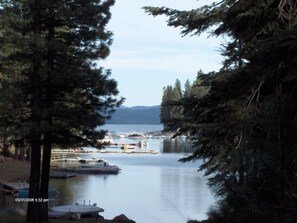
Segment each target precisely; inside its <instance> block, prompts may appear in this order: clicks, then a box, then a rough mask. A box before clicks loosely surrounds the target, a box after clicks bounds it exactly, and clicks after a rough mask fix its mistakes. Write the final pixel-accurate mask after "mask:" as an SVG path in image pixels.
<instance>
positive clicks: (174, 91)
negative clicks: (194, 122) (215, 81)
mask: <svg viewBox="0 0 297 223" xmlns="http://www.w3.org/2000/svg"><path fill="white" fill-rule="evenodd" d="M211 74H212V72H210V73H209V74H207V75H206V74H204V73H203V71H202V70H199V71H198V72H197V77H196V79H195V80H194V81H193V83H191V81H190V80H186V82H185V84H184V86H183V87H182V86H181V82H180V80H179V79H176V81H175V83H174V85H167V86H166V87H164V88H163V96H162V102H161V109H160V119H161V122H162V123H163V124H164V129H165V130H167V131H175V130H176V129H178V128H179V127H180V126H181V125H183V123H184V122H185V121H186V120H185V119H186V117H187V116H188V115H189V114H188V111H187V110H189V109H190V108H189V109H188V108H187V104H188V103H187V102H188V101H189V100H190V99H191V98H192V99H193V98H196V99H198V98H202V97H203V96H204V95H205V94H207V92H208V90H209V87H208V86H207V85H205V84H202V82H203V81H205V80H206V79H207V78H208V77H209V75H211ZM189 106H192V105H189Z"/></svg>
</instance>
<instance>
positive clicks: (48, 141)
mask: <svg viewBox="0 0 297 223" xmlns="http://www.w3.org/2000/svg"><path fill="white" fill-rule="evenodd" d="M48 6H49V19H48V58H47V80H46V99H45V107H46V110H47V113H46V126H47V130H46V132H45V134H44V147H43V161H42V175H41V188H40V195H41V197H42V198H43V199H48V188H49V172H50V159H51V149H52V125H53V121H52V107H53V92H52V72H53V70H54V56H55V55H54V50H53V46H52V44H51V41H52V40H53V39H54V35H55V32H54V31H55V30H54V29H55V27H54V0H48ZM40 217H41V218H40V220H41V221H42V222H48V202H43V203H42V208H41V216H40Z"/></svg>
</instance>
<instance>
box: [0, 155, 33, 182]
mask: <svg viewBox="0 0 297 223" xmlns="http://www.w3.org/2000/svg"><path fill="white" fill-rule="evenodd" d="M30 166H31V165H30V162H28V161H25V160H24V161H23V160H15V159H12V158H4V159H3V160H1V161H0V170H1V173H0V183H8V182H12V181H27V180H28V179H29V177H30Z"/></svg>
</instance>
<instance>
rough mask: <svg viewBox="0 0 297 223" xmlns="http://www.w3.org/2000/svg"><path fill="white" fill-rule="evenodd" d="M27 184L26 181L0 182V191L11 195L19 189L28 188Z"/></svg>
mask: <svg viewBox="0 0 297 223" xmlns="http://www.w3.org/2000/svg"><path fill="white" fill-rule="evenodd" d="M28 188H29V184H28V183H26V182H9V183H1V187H0V191H1V192H2V193H3V194H7V195H13V194H15V193H17V192H18V191H19V190H23V189H28Z"/></svg>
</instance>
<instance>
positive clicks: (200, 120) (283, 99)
mask: <svg viewBox="0 0 297 223" xmlns="http://www.w3.org/2000/svg"><path fill="white" fill-rule="evenodd" d="M279 2H280V1H279V0H269V1H264V2H263V1H260V0H259V1H258V0H257V1H252V0H245V1H229V0H226V1H220V2H218V3H213V4H209V5H206V6H203V7H201V8H198V9H195V10H191V11H178V10H173V9H168V8H164V7H163V8H154V7H148V8H146V10H147V11H148V12H150V13H151V14H152V15H160V14H165V15H167V16H168V17H169V19H168V24H169V25H170V26H174V27H181V28H182V33H183V34H190V33H194V34H200V33H202V32H204V31H206V30H210V31H211V33H212V34H213V35H222V34H226V35H229V36H230V37H231V39H230V42H229V43H227V44H225V46H224V48H223V54H224V55H225V56H226V57H227V58H226V60H225V62H224V67H223V68H222V69H221V70H220V71H219V72H217V73H214V74H213V75H211V76H212V80H211V82H210V84H211V87H210V89H209V91H208V94H207V95H205V96H204V97H202V98H200V99H198V100H193V101H192V102H191V103H192V106H191V107H192V110H191V113H190V119H192V121H193V122H194V123H195V125H196V127H197V131H199V138H198V139H197V141H196V145H197V150H196V151H195V152H194V153H193V154H192V156H190V157H188V158H185V159H183V160H184V161H187V160H192V159H196V158H204V159H205V160H206V162H205V163H204V164H203V165H202V166H201V167H200V169H201V170H204V171H205V173H206V175H209V176H211V177H210V179H209V184H210V185H211V187H212V189H213V190H214V192H215V193H216V195H218V196H219V198H220V202H219V204H220V205H219V208H218V209H217V210H215V212H217V213H216V214H215V215H213V216H216V218H217V219H216V220H217V221H218V222H219V221H224V222H251V223H252V222H296V216H295V214H294V210H295V209H296V199H295V194H296V187H295V185H296V183H295V177H294V176H295V175H296V171H297V170H296V167H295V163H296V151H297V148H296V145H297V143H296V137H295V134H296V130H297V126H296V123H295V121H294V117H296V115H297V110H296V105H295V103H296V102H295V101H296V100H294V99H295V98H296V97H295V87H294V86H296V69H297V67H296V44H295V43H296V36H297V35H296V30H297V29H296V28H297V27H296V25H297V23H296V19H291V20H290V24H289V25H288V24H287V23H286V22H284V21H282V20H280V19H279V9H278V6H279ZM281 2H284V1H281ZM293 8H294V7H293ZM294 9H296V7H295V8H294ZM291 18H293V17H291ZM295 18H296V17H295ZM294 52H295V53H294ZM204 82H205V80H204V81H203V83H204Z"/></svg>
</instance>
